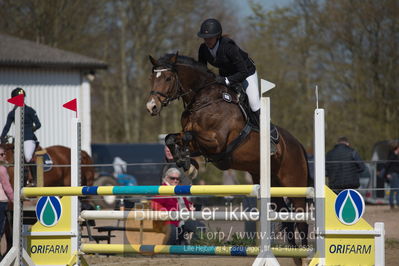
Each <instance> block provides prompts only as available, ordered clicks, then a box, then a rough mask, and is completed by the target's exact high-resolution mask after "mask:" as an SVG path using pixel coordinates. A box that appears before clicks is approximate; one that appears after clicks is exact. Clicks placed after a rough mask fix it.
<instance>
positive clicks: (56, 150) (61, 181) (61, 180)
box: [1, 144, 95, 252]
mask: <svg viewBox="0 0 399 266" xmlns="http://www.w3.org/2000/svg"><path fill="white" fill-rule="evenodd" d="M1 146H2V147H3V148H4V151H5V153H6V160H7V162H8V164H13V163H14V144H1ZM45 150H46V152H47V153H48V154H49V155H50V157H51V159H52V161H53V164H54V165H61V166H62V167H56V166H53V167H52V168H51V170H49V171H47V172H43V185H44V186H45V187H53V186H70V185H71V167H66V166H70V165H71V149H70V148H68V147H65V146H60V145H57V146H50V147H47V148H46V149H45ZM35 156H36V155H34V157H35ZM80 163H81V165H82V167H81V184H82V186H92V185H93V182H94V176H95V170H94V167H93V161H92V159H91V157H90V155H89V154H88V153H87V152H86V151H81V161H80ZM7 171H8V175H9V176H10V183H11V185H12V187H13V189H14V167H7ZM87 204H89V203H87ZM87 204H86V205H87ZM11 206H12V204H10V206H9V210H12V207H11ZM10 219H12V217H9V218H8V219H6V224H5V227H4V229H5V231H4V234H5V237H6V240H7V252H8V251H9V250H10V249H11V247H12V228H11V224H10Z"/></svg>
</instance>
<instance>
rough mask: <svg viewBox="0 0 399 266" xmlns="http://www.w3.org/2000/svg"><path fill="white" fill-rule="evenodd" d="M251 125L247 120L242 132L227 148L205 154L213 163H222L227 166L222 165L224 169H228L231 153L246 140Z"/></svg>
mask: <svg viewBox="0 0 399 266" xmlns="http://www.w3.org/2000/svg"><path fill="white" fill-rule="evenodd" d="M251 129H252V127H251V125H250V124H249V123H248V122H247V123H246V124H245V127H244V128H243V129H242V130H241V132H240V134H239V135H238V136H237V137H236V138H235V139H234V140H233V141H232V142H230V143H229V144H228V145H227V147H226V150H225V151H223V152H220V153H217V154H211V155H204V156H205V157H206V158H207V159H208V161H209V162H212V163H216V164H218V163H220V164H222V165H223V166H225V167H227V168H225V167H220V168H222V169H223V168H224V169H228V168H229V166H230V160H231V153H232V152H233V151H234V150H235V149H236V148H237V147H238V146H239V145H240V144H241V143H243V142H244V140H245V139H246V138H247V137H248V135H249V133H250V132H251Z"/></svg>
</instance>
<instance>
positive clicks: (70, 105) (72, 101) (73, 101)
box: [62, 98, 78, 112]
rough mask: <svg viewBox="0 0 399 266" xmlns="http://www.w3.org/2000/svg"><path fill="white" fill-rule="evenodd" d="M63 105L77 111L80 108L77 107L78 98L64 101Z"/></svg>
mask: <svg viewBox="0 0 399 266" xmlns="http://www.w3.org/2000/svg"><path fill="white" fill-rule="evenodd" d="M62 107H64V108H66V109H69V110H72V111H75V112H77V111H78V108H77V104H76V98H75V99H73V100H71V101H69V102H67V103H64V105H63V106H62Z"/></svg>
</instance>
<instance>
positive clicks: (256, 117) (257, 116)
mask: <svg viewBox="0 0 399 266" xmlns="http://www.w3.org/2000/svg"><path fill="white" fill-rule="evenodd" d="M253 113H254V115H253V117H254V123H255V125H254V126H256V127H257V128H259V129H260V109H259V110H258V111H255V112H253Z"/></svg>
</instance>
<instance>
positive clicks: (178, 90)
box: [150, 66, 191, 107]
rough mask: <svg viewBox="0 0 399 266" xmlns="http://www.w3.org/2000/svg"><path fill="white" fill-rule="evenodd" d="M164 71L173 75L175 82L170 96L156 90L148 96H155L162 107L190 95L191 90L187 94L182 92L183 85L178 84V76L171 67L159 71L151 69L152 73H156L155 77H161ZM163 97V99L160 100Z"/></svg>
mask: <svg viewBox="0 0 399 266" xmlns="http://www.w3.org/2000/svg"><path fill="white" fill-rule="evenodd" d="M165 71H170V72H172V73H173V75H174V79H175V82H174V84H173V88H172V90H171V91H172V92H173V93H172V94H173V95H172V96H168V95H166V94H165V93H162V92H160V91H156V90H151V92H150V95H155V96H157V98H158V101H159V102H160V103H161V104H162V106H164V107H165V106H167V105H168V104H169V103H170V102H172V101H174V100H176V99H179V98H180V97H182V96H184V95H187V94H189V93H191V90H188V91H187V92H184V88H183V85H182V84H181V82H180V79H179V75H178V74H177V71H176V69H175V68H174V67H173V66H170V67H167V68H161V69H159V68H158V69H156V68H155V67H154V68H153V69H152V72H153V73H156V75H161V73H162V72H165ZM161 97H163V99H161Z"/></svg>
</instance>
